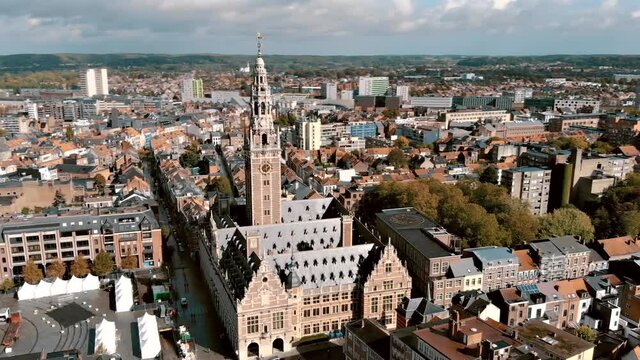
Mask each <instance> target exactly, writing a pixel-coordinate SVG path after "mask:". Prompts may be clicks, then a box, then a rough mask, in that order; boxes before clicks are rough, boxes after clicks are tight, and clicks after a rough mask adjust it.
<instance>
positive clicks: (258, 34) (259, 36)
mask: <svg viewBox="0 0 640 360" xmlns="http://www.w3.org/2000/svg"><path fill="white" fill-rule="evenodd" d="M256 38H257V40H258V56H262V33H257V34H256Z"/></svg>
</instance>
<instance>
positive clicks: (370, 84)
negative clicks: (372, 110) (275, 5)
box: [358, 76, 389, 96]
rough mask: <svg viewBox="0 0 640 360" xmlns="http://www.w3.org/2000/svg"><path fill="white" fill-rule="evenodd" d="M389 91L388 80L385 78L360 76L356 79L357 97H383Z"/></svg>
mask: <svg viewBox="0 0 640 360" xmlns="http://www.w3.org/2000/svg"><path fill="white" fill-rule="evenodd" d="M388 89H389V78H388V77H386V76H378V77H370V76H361V77H360V78H359V79H358V95H360V96H384V95H386V94H387V90H388Z"/></svg>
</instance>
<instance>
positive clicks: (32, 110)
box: [23, 100, 38, 120]
mask: <svg viewBox="0 0 640 360" xmlns="http://www.w3.org/2000/svg"><path fill="white" fill-rule="evenodd" d="M23 107H24V111H25V112H26V113H27V114H28V115H29V119H33V120H38V104H36V103H34V102H33V101H31V100H25V101H24V104H23Z"/></svg>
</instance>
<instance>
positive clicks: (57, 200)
mask: <svg viewBox="0 0 640 360" xmlns="http://www.w3.org/2000/svg"><path fill="white" fill-rule="evenodd" d="M66 204H67V200H65V198H64V195H62V192H60V190H56V193H55V195H54V196H53V204H52V205H53V206H54V207H60V206H64V205H66Z"/></svg>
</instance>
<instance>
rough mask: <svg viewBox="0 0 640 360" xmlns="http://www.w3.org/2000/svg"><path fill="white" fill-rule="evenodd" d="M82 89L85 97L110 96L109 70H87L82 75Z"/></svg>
mask: <svg viewBox="0 0 640 360" xmlns="http://www.w3.org/2000/svg"><path fill="white" fill-rule="evenodd" d="M80 89H81V90H82V93H83V94H84V95H85V96H89V97H91V96H95V95H109V77H108V74H107V69H104V68H103V69H87V70H85V71H83V72H82V73H80Z"/></svg>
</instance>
